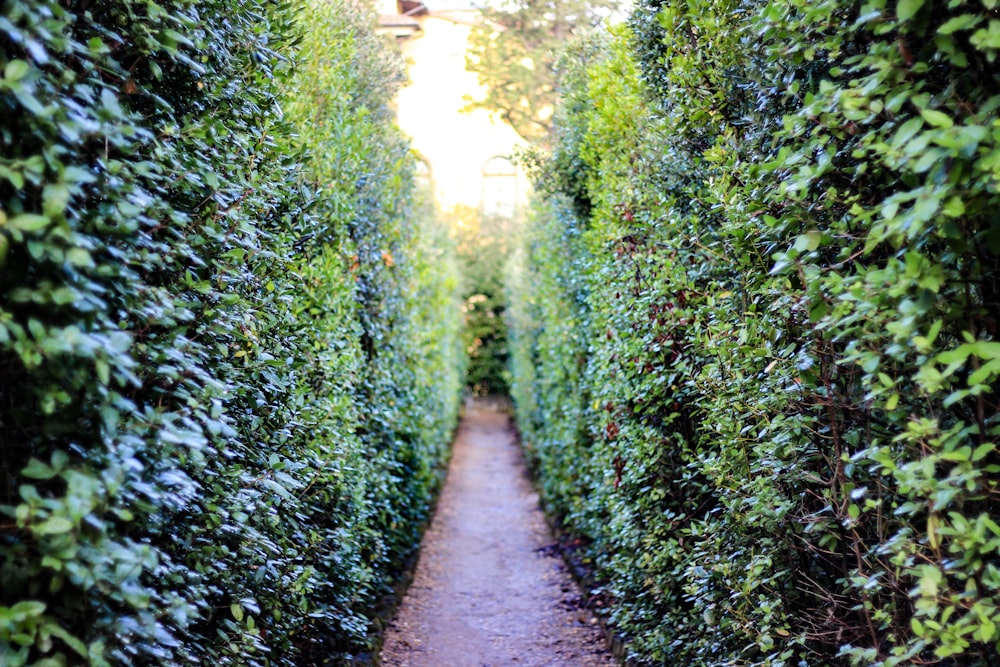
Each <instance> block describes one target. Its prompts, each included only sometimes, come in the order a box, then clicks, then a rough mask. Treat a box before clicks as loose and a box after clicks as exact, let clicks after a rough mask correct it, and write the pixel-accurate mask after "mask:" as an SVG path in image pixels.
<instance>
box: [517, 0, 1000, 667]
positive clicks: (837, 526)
mask: <svg viewBox="0 0 1000 667" xmlns="http://www.w3.org/2000/svg"><path fill="white" fill-rule="evenodd" d="M998 29H1000V18H998V17H997V14H996V7H995V6H994V3H992V2H989V1H987V2H964V3H963V2H934V1H932V0H923V1H921V0H901V1H900V2H898V3H892V4H890V3H886V2H878V1H875V2H866V3H845V2H841V1H839V0H823V1H820V2H804V1H803V2H798V1H795V2H763V1H761V2H736V1H733V2H728V1H727V2H707V1H706V2H700V1H694V2H683V3H679V2H673V1H672V0H666V1H664V2H656V1H652V2H650V1H647V2H644V3H641V4H640V5H638V6H637V7H636V8H635V10H634V12H633V15H632V19H631V21H630V25H629V29H628V30H621V31H619V32H618V33H616V34H615V35H613V36H612V37H609V38H608V39H607V40H606V41H605V42H604V43H602V44H597V45H596V46H595V45H593V44H591V45H580V46H577V47H576V49H577V55H575V56H574V57H570V58H567V59H566V60H565V63H564V75H563V88H564V90H563V97H564V102H563V107H562V109H561V111H560V112H559V116H558V118H559V121H560V122H559V125H560V129H559V142H558V145H557V146H556V148H555V149H554V153H553V156H552V158H551V160H550V161H549V164H548V166H547V168H546V169H545V170H544V171H543V173H542V179H541V185H542V186H543V188H544V189H545V190H546V192H547V193H548V196H547V200H546V203H545V204H544V205H543V206H542V208H541V209H540V211H539V212H538V213H537V214H536V219H535V223H534V224H533V226H532V228H531V229H530V230H529V232H528V234H527V236H526V238H525V239H524V241H523V243H522V249H521V251H520V254H519V257H518V258H517V261H516V262H515V263H514V265H513V270H512V273H513V275H512V290H513V292H514V294H513V296H512V305H511V312H512V317H511V332H512V334H511V335H512V339H513V341H514V342H513V344H512V352H513V358H514V389H513V393H514V397H515V402H516V403H517V406H518V420H519V424H520V426H521V429H522V431H523V433H524V436H525V443H526V446H527V447H528V449H529V452H531V454H532V457H533V459H534V461H535V463H536V465H537V466H538V469H539V472H540V475H541V479H542V484H543V490H544V496H545V499H546V502H547V503H548V504H549V505H550V506H551V507H552V508H553V509H554V510H555V511H556V512H557V513H558V514H559V515H560V516H561V517H562V518H563V521H564V522H565V523H566V524H567V525H568V526H569V527H570V528H571V529H573V530H575V531H576V532H577V533H578V534H579V535H580V536H581V537H582V538H584V539H585V540H586V541H587V543H588V544H589V547H588V549H589V552H590V554H589V555H590V556H591V557H592V559H593V561H594V563H595V566H596V570H597V574H598V575H599V577H600V578H601V579H602V581H603V589H602V592H603V593H604V594H605V596H606V597H607V598H608V600H609V601H610V603H611V609H612V611H611V616H610V618H611V621H612V622H613V623H614V624H615V625H616V626H617V628H618V629H619V631H620V632H622V633H623V634H624V635H626V637H627V638H629V639H630V640H631V644H630V651H631V654H632V657H633V658H634V659H635V660H636V661H637V662H639V663H640V664H686V665H734V664H740V665H769V666H770V665H773V666H777V665H815V664H824V665H826V664H830V665H836V664H843V665H886V666H889V665H907V664H941V665H982V666H986V665H995V664H998V663H1000V630H998V629H997V623H998V621H1000V609H998V605H1000V570H998V566H997V563H998V562H1000V561H998V558H997V556H998V550H1000V526H998V523H997V520H996V518H995V517H996V516H997V507H998V502H1000V501H998V493H1000V458H998V456H1000V455H998V448H997V437H998V435H1000V421H998V419H1000V418H998V403H997V399H996V390H997V388H998V387H997V385H998V374H1000V341H998V332H997V321H996V317H997V316H996V313H997V312H1000V299H998V291H997V287H998V268H1000V266H998V264H1000V260H998V255H1000V218H998V217H997V215H996V211H997V210H1000V209H998V204H1000V199H998V198H1000V194H998V192H1000V169H998V167H1000V147H998V141H1000V121H998V120H997V115H998V114H997V108H998V106H1000V75H998V74H997V72H998V71H1000V70H998V69H997V68H996V64H995V63H996V58H997V55H998V48H1000V42H997V40H996V35H997V34H998Z"/></svg>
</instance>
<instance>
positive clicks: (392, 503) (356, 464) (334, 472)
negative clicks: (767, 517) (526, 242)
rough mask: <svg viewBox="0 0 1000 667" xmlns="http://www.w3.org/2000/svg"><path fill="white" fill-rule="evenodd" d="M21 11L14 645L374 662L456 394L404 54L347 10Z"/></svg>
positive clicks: (14, 650) (29, 653) (4, 403)
mask: <svg viewBox="0 0 1000 667" xmlns="http://www.w3.org/2000/svg"><path fill="white" fill-rule="evenodd" d="M0 17H2V18H0V48H2V51H0V69H2V71H3V79H2V81H0V105H2V108H3V114H2V118H3V120H2V122H0V142H2V145H3V157H2V159H0V179H2V182H0V201H2V207H3V210H2V213H0V223H2V224H0V264H2V266H3V271H2V273H0V456H2V465H0V468H2V478H0V512H2V514H3V517H4V519H3V521H2V527H0V554H2V558H0V563H2V565H0V590H2V593H0V662H3V664H5V665H12V666H16V665H39V666H41V665H59V664H88V665H133V664H170V665H177V664H203V663H209V662H211V663H216V664H241V665H264V664H272V665H304V664H319V663H322V664H338V663H344V662H347V661H349V660H351V659H352V656H354V655H357V654H359V653H360V652H363V651H364V650H366V649H367V648H368V643H369V639H368V636H367V634H368V626H369V622H370V620H369V619H370V615H371V614H372V613H373V609H374V607H375V605H376V603H377V601H378V599H379V597H380V596H381V595H382V594H383V592H384V591H385V590H386V587H388V586H389V583H390V581H391V579H392V577H393V576H394V575H395V574H396V571H397V570H398V567H399V565H400V562H401V561H402V559H404V558H405V556H406V555H407V554H408V553H409V552H410V551H411V550H412V549H413V548H414V547H415V544H416V535H417V534H418V532H419V530H420V527H421V526H422V524H423V522H424V520H425V519H426V514H427V507H428V503H429V498H430V496H431V495H432V493H433V490H434V488H435V486H436V484H437V483H438V481H439V477H440V465H441V462H442V460H443V458H444V455H445V451H444V447H445V444H446V442H447V439H448V433H449V431H450V429H451V428H452V426H453V424H454V418H455V410H456V401H457V395H458V385H459V371H460V364H459V363H458V356H457V352H456V351H457V349H458V345H459V342H458V330H457V322H456V321H455V318H454V317H452V318H451V319H449V317H448V315H447V313H448V312H449V310H451V312H453V313H456V314H457V309H454V308H452V296H451V292H450V291H449V290H450V289H453V288H454V277H453V273H449V271H453V269H449V268H448V267H449V266H450V265H449V263H448V262H447V261H439V260H438V259H437V258H433V257H430V256H428V254H429V252H430V241H429V232H430V230H431V228H430V226H429V223H426V222H419V216H418V215H417V214H416V213H415V212H414V211H413V210H412V209H411V207H410V204H409V203H408V202H409V201H410V198H411V184H410V178H409V170H410V164H409V160H408V157H407V152H406V148H405V145H404V144H403V143H402V141H401V140H400V139H399V135H398V133H397V132H396V130H395V129H393V127H392V123H391V114H390V113H389V112H388V106H387V105H388V102H389V99H390V97H391V95H392V93H393V90H394V85H396V83H398V82H399V80H400V75H399V74H398V72H399V66H398V64H396V62H395V60H394V59H393V58H391V57H389V56H387V55H384V54H383V53H384V51H383V47H382V45H381V43H380V42H379V41H378V40H377V38H376V37H375V36H374V35H373V34H372V33H371V31H370V28H369V25H370V17H369V16H367V15H366V14H364V13H363V12H361V11H360V10H358V9H357V8H356V6H355V5H353V4H342V3H317V4H316V5H315V6H308V7H298V6H292V5H290V4H287V3H283V2H264V1H261V2H234V1H231V0H211V1H208V2H204V1H203V2H193V1H188V0H177V1H174V2H151V1H147V0H142V1H141V2H140V1H137V0H136V1H133V0H128V1H115V2H104V1H101V0H97V1H95V2H87V3H69V2H55V1H54V0H41V1H34V0H33V1H32V2H21V1H18V0H5V2H4V3H3V12H2V13H0ZM297 41H302V44H303V51H302V53H303V55H304V56H307V55H310V54H312V55H319V54H324V55H325V57H324V58H322V59H316V60H308V59H307V58H303V59H302V61H301V63H300V64H299V69H298V71H295V72H293V70H292V65H293V64H294V63H295V62H296V60H297V58H298V56H297V51H296V49H295V48H294V47H295V43H296V42H297ZM306 47H309V48H306ZM361 64H363V65H365V67H361V66H360V65H361ZM347 72H349V73H351V76H344V74H345V73H347ZM324 77H325V78H324ZM331 80H333V81H335V82H336V85H337V87H336V89H335V90H336V91H337V92H338V93H339V94H340V95H341V97H340V98H338V99H337V100H336V101H335V103H331V104H330V105H329V106H328V107H324V108H322V110H323V111H325V112H326V113H327V114H328V115H326V116H322V117H321V119H320V120H321V121H322V122H316V118H315V117H313V116H310V115H308V114H309V113H312V112H315V111H317V108H316V107H314V106H310V105H308V104H306V105H303V104H302V102H301V101H302V100H303V99H308V97H309V96H310V95H328V94H330V93H331V90H333V89H332V88H331V87H329V86H328V85H327V84H328V83H329V82H330V81H331ZM324 82H325V83H324ZM320 84H321V85H323V86H325V87H324V88H319V87H318V85H320ZM311 86H312V87H311ZM282 106H284V107H285V113H282V110H281V107H282ZM306 109H309V111H308V112H307V110H306ZM324 124H325V125H324ZM330 126H335V127H336V132H325V130H324V127H330ZM348 137H350V138H352V139H353V140H354V143H349V142H347V141H345V139H346V138H348ZM331 175H332V176H331ZM410 257H414V259H412V260H411V259H410ZM449 275H451V276H452V277H451V278H449ZM449 280H450V281H451V282H450V283H449ZM449 285H451V287H449ZM376 318H381V321H380V322H377V323H376V322H375V319H376ZM431 378H434V380H435V382H431ZM403 397H406V400H408V401H412V402H409V403H407V402H406V401H404V400H402V398H403ZM373 415H374V416H373ZM375 419H379V420H381V422H382V423H381V426H380V428H371V427H369V426H368V424H369V422H370V421H373V420H375Z"/></svg>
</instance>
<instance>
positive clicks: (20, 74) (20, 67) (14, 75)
mask: <svg viewBox="0 0 1000 667" xmlns="http://www.w3.org/2000/svg"><path fill="white" fill-rule="evenodd" d="M30 71H31V65H29V64H28V63H26V62H25V61H23V60H11V61H10V62H9V63H7V67H5V68H4V73H3V76H4V78H5V79H7V80H8V81H20V80H21V79H23V78H24V77H26V76H28V72H30Z"/></svg>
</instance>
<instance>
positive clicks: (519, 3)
mask: <svg viewBox="0 0 1000 667" xmlns="http://www.w3.org/2000/svg"><path fill="white" fill-rule="evenodd" d="M617 6H618V3H617V2H616V1H615V0H593V1H585V0H504V1H503V2H502V3H500V4H498V5H496V6H488V5H484V6H483V7H482V8H481V11H482V18H483V20H482V23H480V24H479V25H478V26H476V27H474V28H473V29H472V32H471V34H470V35H469V50H468V52H467V54H466V61H465V62H466V69H467V70H468V71H470V72H474V73H475V74H476V75H477V76H478V79H479V83H480V84H481V85H483V86H485V87H486V89H487V92H486V96H485V97H484V98H482V99H478V100H476V99H472V98H471V97H470V98H468V101H469V103H468V105H467V106H466V107H465V110H466V111H473V110H475V109H486V110H488V111H492V112H498V113H499V114H500V116H501V117H502V118H503V119H504V120H505V121H506V122H507V123H509V124H510V126H511V127H512V128H514V131H516V132H517V133H518V134H519V135H520V136H521V137H522V138H523V139H524V140H525V141H527V142H529V143H533V144H539V143H540V144H542V145H547V144H548V142H549V138H550V136H551V134H552V128H553V125H552V113H553V109H554V107H555V102H556V98H557V96H558V91H557V90H556V75H555V64H556V52H557V50H558V49H559V47H560V46H561V45H562V44H564V43H565V42H566V40H568V39H569V38H570V37H573V36H577V35H581V34H585V33H587V32H589V31H591V30H593V29H594V28H596V27H597V26H598V25H599V24H600V23H601V22H602V21H604V20H606V19H607V18H608V17H609V16H611V14H612V13H613V11H614V9H615V8H616V7H617Z"/></svg>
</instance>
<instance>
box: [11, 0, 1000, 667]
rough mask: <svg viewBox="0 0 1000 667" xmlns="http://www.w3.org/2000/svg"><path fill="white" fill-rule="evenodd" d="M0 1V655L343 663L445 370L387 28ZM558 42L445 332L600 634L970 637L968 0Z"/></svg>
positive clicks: (171, 9) (361, 621) (987, 179)
mask: <svg viewBox="0 0 1000 667" xmlns="http://www.w3.org/2000/svg"><path fill="white" fill-rule="evenodd" d="M560 2H561V0H560ZM560 2H553V3H550V4H546V5H545V8H543V9H542V10H540V14H541V15H543V16H544V15H546V14H547V13H548V14H551V13H553V12H554V13H555V14H556V15H559V12H560V11H561V10H560V7H561V6H562V5H561V4H560ZM529 4H530V3H529ZM0 6H2V8H3V11H2V12H0V72H2V78H0V145H2V153H0V205H2V210H0V665H3V667H8V666H9V667H22V666H33V667H58V666H68V665H88V666H93V667H104V666H108V667H110V666H116V667H117V666H131V665H220V666H221V665H254V666H261V667H264V666H286V667H292V666H303V665H366V664H378V662H379V655H378V650H379V646H380V642H381V629H382V628H383V627H384V626H385V625H386V624H387V623H388V621H389V619H390V617H391V614H392V611H393V609H394V608H395V605H396V603H397V602H398V598H399V594H400V590H401V582H405V581H406V580H407V577H408V573H410V572H411V571H412V568H413V566H414V562H415V559H416V555H417V549H418V546H419V543H420V539H421V535H422V534H423V532H424V530H425V528H426V526H427V525H428V523H429V521H430V518H431V517H430V515H431V512H432V508H433V507H434V505H435V502H436V499H437V496H438V493H439V490H440V488H441V485H442V483H443V479H444V474H445V472H444V471H445V469H446V464H447V462H448V460H449V458H450V442H451V440H452V437H453V435H454V433H455V429H456V426H457V424H458V418H459V413H460V406H461V398H462V392H463V385H464V384H465V378H466V366H467V365H468V363H469V361H468V360H467V358H466V356H467V355H466V352H467V349H466V348H468V347H469V343H468V334H467V333H466V332H463V321H462V317H463V313H462V302H461V297H462V289H463V286H462V280H463V275H462V274H463V271H464V269H462V268H461V266H462V265H461V263H460V262H459V259H458V254H459V253H458V252H457V251H456V245H457V241H456V239H455V238H453V235H452V234H450V233H449V230H448V229H447V226H446V225H444V224H442V222H441V220H440V214H439V213H437V212H436V211H435V209H434V206H433V205H432V203H431V202H427V201H425V199H426V198H425V197H423V196H422V194H421V190H420V189H419V188H418V186H417V179H416V178H415V175H414V174H415V160H414V157H413V155H412V153H411V151H410V150H409V147H408V143H407V140H406V138H405V137H404V136H403V135H402V133H401V132H400V131H399V130H398V129H397V128H396V126H395V122H394V115H393V110H392V100H393V97H394V95H395V94H396V91H397V89H398V88H399V87H400V86H401V85H403V84H404V82H405V69H404V66H403V63H402V60H401V58H400V57H399V56H398V54H397V53H395V52H394V51H393V50H392V49H391V48H387V45H386V42H385V40H384V39H383V38H382V37H380V36H378V35H376V34H375V32H374V31H373V30H372V23H373V11H372V9H371V8H370V7H368V6H367V5H366V4H365V3H364V2H357V1H356V0H0ZM532 6H534V5H532ZM524 16H527V14H524ZM612 23H613V22H612ZM526 25H527V24H526ZM527 27H529V28H530V27H532V26H527ZM534 27H537V26H534ZM526 29H527V28H526ZM563 36H564V35H563V34H562V33H558V34H557V35H556V37H558V38H559V41H562V42H564V44H563V46H562V50H561V51H560V53H559V55H558V59H557V60H556V61H555V62H554V65H553V68H552V71H553V72H555V76H556V81H557V84H556V87H557V89H558V92H559V102H558V103H557V104H556V105H555V107H554V109H552V108H551V107H546V106H545V105H544V104H543V105H541V107H540V108H541V109H542V111H543V112H544V113H546V114H550V113H551V121H552V122H551V127H552V128H553V129H552V130H551V132H550V133H549V134H548V135H546V136H544V137H542V138H541V139H540V140H539V145H538V146H537V147H536V148H535V149H534V151H533V152H532V153H531V154H530V155H527V156H526V157H524V159H523V163H524V164H526V165H530V166H531V168H532V169H533V180H534V183H535V196H534V200H533V204H532V205H531V210H530V212H529V213H528V215H527V219H526V220H525V221H524V222H523V223H522V224H520V225H518V226H516V228H515V229H514V231H513V232H512V233H511V236H510V238H506V239H504V240H503V244H502V245H503V247H504V248H508V249H509V251H508V250H505V252H506V253H507V254H508V255H509V256H508V261H507V262H506V264H505V267H504V272H505V276H504V286H503V290H502V291H503V293H502V300H503V302H504V319H503V322H502V323H499V319H500V318H493V319H494V320H497V322H498V324H495V325H493V326H494V328H495V331H494V333H493V334H488V333H482V334H480V333H477V334H476V336H480V335H481V336H482V337H483V338H485V337H488V336H490V335H492V336H493V338H491V339H490V340H491V344H490V349H491V350H495V351H496V354H505V353H506V354H509V371H506V375H503V373H504V371H502V370H495V372H496V373H497V374H499V375H502V376H503V381H504V382H509V387H510V395H511V398H512V399H513V405H514V413H515V419H516V424H517V429H518V432H519V443H520V445H521V448H522V451H523V452H524V454H525V456H526V458H527V461H528V465H529V467H530V468H531V471H532V474H533V476H534V479H535V483H536V485H537V489H538V493H539V495H540V498H541V504H542V506H543V508H544V509H545V511H546V512H547V514H548V516H549V518H550V522H551V523H552V524H553V525H555V526H556V527H557V528H558V532H559V534H560V536H561V537H560V539H561V542H562V544H563V547H564V548H566V549H567V553H569V554H571V555H572V557H573V562H574V564H575V566H576V568H577V569H578V570H579V571H581V572H582V575H583V576H584V579H585V581H586V591H585V592H586V594H587V596H588V597H589V599H590V601H591V604H592V606H593V608H594V609H595V610H597V611H598V613H599V615H600V616H601V619H602V623H603V624H604V625H605V626H606V627H607V628H608V629H609V632H610V633H611V634H613V635H614V636H615V637H616V638H617V640H616V646H619V647H623V648H622V650H621V651H620V653H621V656H620V657H622V659H623V660H625V661H627V664H629V665H637V666H642V667H647V666H653V665H664V666H667V665H669V666H671V667H673V666H677V667H793V666H795V667H817V666H818V667H826V666H831V667H839V666H843V667H896V666H904V665H939V666H941V667H998V666H1000V627H998V625H1000V516H998V515H1000V447H998V437H1000V416H998V413H1000V400H998V398H997V390H998V388H1000V387H998V385H1000V332H998V319H1000V63H998V56H1000V2H998V0H856V1H853V2H847V1H846V0H684V1H681V0H638V1H637V2H636V3H635V5H634V6H633V7H631V9H630V10H629V13H628V18H627V21H624V22H618V23H617V24H615V25H613V26H611V27H607V28H603V29H597V30H591V31H580V34H578V35H576V36H575V37H574V38H573V39H569V40H564V39H562V38H563ZM485 43H486V44H487V45H488V44H489V42H488V41H487V42H485ZM483 48H486V47H483ZM508 60H509V59H508ZM529 60H530V59H529ZM514 62H515V63H520V65H521V66H522V69H524V70H525V71H526V72H527V71H531V70H535V71H541V66H540V64H539V63H533V62H522V60H518V59H516V58H515V59H514ZM536 65H538V66H537V67H536ZM526 76H527V75H526ZM524 105H525V107H526V108H527V107H528V106H531V105H530V104H529V101H527V100H525V102H524ZM532 108H535V107H532ZM442 141H447V137H442ZM494 241H495V240H494ZM486 247H487V244H486V243H485V242H484V244H483V248H486ZM489 247H493V246H489ZM482 252H484V254H485V253H486V252H487V251H485V250H482ZM488 252H489V253H492V254H495V253H493V251H492V250H490V251H488ZM493 258H494V259H495V257H493ZM484 299H485V297H484ZM500 299H501V296H499V295H497V294H491V295H490V298H489V299H488V300H489V302H490V303H491V304H494V303H495V302H498V301H499V300H500ZM491 307H492V305H491ZM490 314H491V315H492V314H493V311H491V313H490ZM466 319H468V318H466ZM475 324H476V326H483V320H477V321H476V323H475ZM501 329H502V330H503V331H505V333H503V335H504V336H506V342H504V341H503V340H501V338H502V336H501V335H500V333H497V332H500V331H501ZM477 340H481V339H480V338H477ZM504 349H506V352H505V351H504ZM482 363H487V364H492V366H491V368H495V369H497V368H499V367H498V365H497V364H496V359H493V360H492V361H490V360H487V361H483V362H482ZM501 384H502V383H497V382H494V383H493V384H492V385H490V386H492V387H494V388H496V387H497V386H500V385H501ZM484 521H485V519H484ZM442 641H444V640H442ZM457 655H459V656H461V653H458V654H457ZM523 657H524V660H523V661H518V663H512V664H535V663H533V662H532V657H531V655H528V654H525V655H524V656H523ZM476 660H477V656H475V655H469V656H468V663H467V664H468V665H470V666H471V665H479V664H480V663H479V662H477V661H476ZM537 664H539V666H541V665H543V664H544V662H539V663H537Z"/></svg>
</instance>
